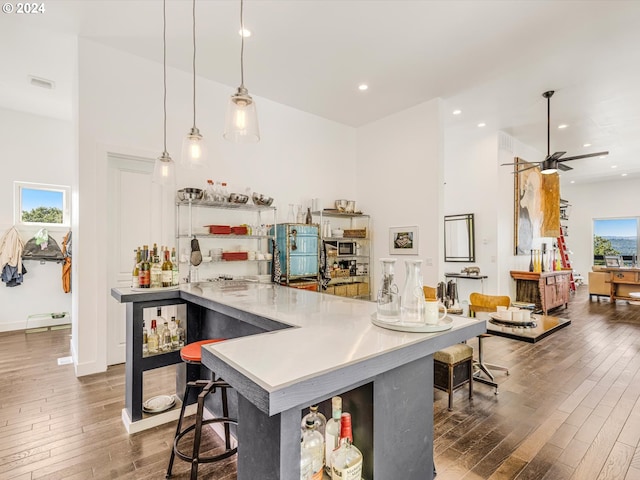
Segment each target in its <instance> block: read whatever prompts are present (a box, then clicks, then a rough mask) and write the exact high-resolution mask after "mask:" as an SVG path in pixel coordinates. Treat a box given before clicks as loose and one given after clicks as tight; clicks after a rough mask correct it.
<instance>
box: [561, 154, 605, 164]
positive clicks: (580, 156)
mask: <svg viewBox="0 0 640 480" xmlns="http://www.w3.org/2000/svg"><path fill="white" fill-rule="evenodd" d="M604 155H609V152H596V153H586V154H584V155H575V156H573V157H567V158H563V159H562V160H558V161H559V162H568V161H569V160H578V159H580V158H589V157H602V156H604Z"/></svg>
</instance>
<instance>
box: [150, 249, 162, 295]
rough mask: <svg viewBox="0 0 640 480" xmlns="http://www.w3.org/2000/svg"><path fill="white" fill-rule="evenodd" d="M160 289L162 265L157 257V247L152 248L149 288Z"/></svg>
mask: <svg viewBox="0 0 640 480" xmlns="http://www.w3.org/2000/svg"><path fill="white" fill-rule="evenodd" d="M161 287H162V265H161V264H160V257H158V247H157V246H156V245H155V244H154V246H153V263H152V264H151V288H161Z"/></svg>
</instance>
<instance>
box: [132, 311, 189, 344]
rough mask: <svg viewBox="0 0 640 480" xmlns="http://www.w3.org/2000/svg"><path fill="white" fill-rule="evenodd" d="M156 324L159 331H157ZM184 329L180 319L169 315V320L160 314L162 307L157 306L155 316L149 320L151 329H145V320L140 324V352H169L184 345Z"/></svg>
mask: <svg viewBox="0 0 640 480" xmlns="http://www.w3.org/2000/svg"><path fill="white" fill-rule="evenodd" d="M158 324H159V325H160V331H159V332H158ZM184 342H185V331H184V328H182V325H180V320H179V319H176V317H171V321H170V322H167V320H166V319H165V318H164V317H163V316H162V309H161V308H160V307H158V310H157V315H156V318H154V319H153V320H151V331H150V332H148V331H147V327H146V322H143V324H142V354H143V355H149V354H156V353H161V352H170V351H172V350H178V349H180V348H182V347H184Z"/></svg>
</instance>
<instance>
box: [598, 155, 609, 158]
mask: <svg viewBox="0 0 640 480" xmlns="http://www.w3.org/2000/svg"><path fill="white" fill-rule="evenodd" d="M598 158H607V156H606V155H600V156H599V157H598Z"/></svg>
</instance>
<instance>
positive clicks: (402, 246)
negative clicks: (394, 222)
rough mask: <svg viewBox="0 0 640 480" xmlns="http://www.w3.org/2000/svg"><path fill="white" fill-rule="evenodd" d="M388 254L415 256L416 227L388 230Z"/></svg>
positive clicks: (416, 250)
mask: <svg viewBox="0 0 640 480" xmlns="http://www.w3.org/2000/svg"><path fill="white" fill-rule="evenodd" d="M389 253H390V254H391V255H417V254H418V227H417V226H413V227H391V228H390V229H389Z"/></svg>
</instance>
